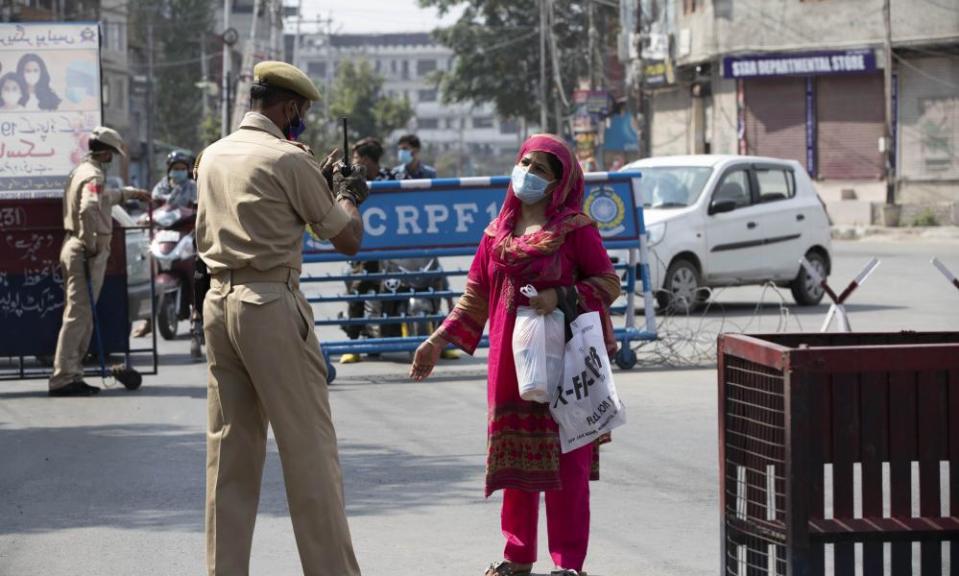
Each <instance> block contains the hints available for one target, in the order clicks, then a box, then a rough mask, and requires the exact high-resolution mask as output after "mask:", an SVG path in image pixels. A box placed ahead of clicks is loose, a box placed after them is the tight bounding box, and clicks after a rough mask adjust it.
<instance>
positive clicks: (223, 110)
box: [220, 0, 233, 138]
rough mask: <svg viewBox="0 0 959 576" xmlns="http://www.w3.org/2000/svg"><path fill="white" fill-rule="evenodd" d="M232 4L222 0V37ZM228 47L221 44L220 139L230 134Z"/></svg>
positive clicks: (229, 64) (227, 23)
mask: <svg viewBox="0 0 959 576" xmlns="http://www.w3.org/2000/svg"><path fill="white" fill-rule="evenodd" d="M232 4H233V3H232V2H231V1H230V0H223V35H224V36H225V35H226V31H227V30H229V29H230V12H232V11H233V6H232ZM231 60H232V58H231V53H230V45H229V44H228V43H227V42H226V41H224V42H223V79H222V81H223V86H222V88H221V90H220V138H226V137H227V135H229V134H230V74H231V70H232V69H233V64H232V62H231Z"/></svg>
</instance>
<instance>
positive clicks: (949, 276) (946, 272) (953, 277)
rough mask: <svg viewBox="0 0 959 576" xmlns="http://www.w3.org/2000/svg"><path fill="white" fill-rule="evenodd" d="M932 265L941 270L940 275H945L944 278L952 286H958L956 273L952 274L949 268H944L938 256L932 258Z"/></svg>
mask: <svg viewBox="0 0 959 576" xmlns="http://www.w3.org/2000/svg"><path fill="white" fill-rule="evenodd" d="M932 265H933V266H935V267H936V269H938V270H939V271H940V272H942V275H943V276H945V277H946V280H948V281H949V282H950V283H951V284H952V285H953V286H955V287H956V288H959V278H956V275H955V274H953V273H952V271H951V270H949V269H948V268H946V265H945V264H943V263H942V262H941V261H940V260H939V259H938V258H935V257H934V258H933V259H932Z"/></svg>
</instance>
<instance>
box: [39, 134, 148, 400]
mask: <svg viewBox="0 0 959 576" xmlns="http://www.w3.org/2000/svg"><path fill="white" fill-rule="evenodd" d="M124 148H125V146H124V144H123V139H122V138H121V137H120V134H119V133H117V131H116V130H113V129H111V128H107V127H105V126H98V127H96V128H94V129H93V132H92V133H91V134H90V140H89V149H90V152H89V153H88V154H87V156H86V157H85V158H84V160H83V162H81V163H80V164H79V165H78V166H77V167H76V168H74V169H73V172H71V173H70V176H69V177H68V178H67V186H66V188H65V189H64V192H63V227H64V228H65V229H66V238H65V240H64V242H63V248H62V249H61V250H60V266H61V268H62V269H63V292H64V300H65V303H64V308H63V324H62V325H61V327H60V334H59V336H58V337H57V351H56V354H55V356H54V360H53V376H51V377H50V381H49V394H50V396H92V395H94V394H97V393H98V392H100V389H99V388H97V387H96V386H90V385H88V384H87V383H86V382H84V381H83V364H82V360H83V356H84V355H85V354H86V351H87V348H88V347H89V345H90V337H91V336H92V335H93V310H92V307H93V306H95V305H96V302H95V300H96V298H98V297H99V295H100V289H101V288H102V287H103V276H104V274H105V273H106V267H107V259H108V258H109V257H110V241H111V239H112V235H113V218H112V216H111V209H112V208H113V205H114V204H119V203H121V202H125V201H127V200H129V199H131V198H136V199H139V200H149V198H150V195H149V194H148V193H147V191H146V190H140V189H138V188H131V187H126V188H123V189H121V190H108V189H106V188H104V179H105V176H104V172H105V171H106V170H107V168H108V167H109V164H110V162H112V161H113V157H114V155H116V154H119V155H121V156H126V152H124ZM88 273H89V275H90V277H89V280H90V281H91V282H92V285H93V297H94V302H90V295H89V292H88V288H87V281H88V279H87V274H88Z"/></svg>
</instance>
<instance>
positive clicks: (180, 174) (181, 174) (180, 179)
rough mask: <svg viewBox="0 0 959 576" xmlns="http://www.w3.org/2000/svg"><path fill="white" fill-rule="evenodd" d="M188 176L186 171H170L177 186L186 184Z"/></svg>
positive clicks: (171, 177)
mask: <svg viewBox="0 0 959 576" xmlns="http://www.w3.org/2000/svg"><path fill="white" fill-rule="evenodd" d="M188 175H189V174H188V173H187V171H186V170H170V179H171V180H173V181H174V182H176V183H177V184H183V183H184V182H186V179H187V176H188Z"/></svg>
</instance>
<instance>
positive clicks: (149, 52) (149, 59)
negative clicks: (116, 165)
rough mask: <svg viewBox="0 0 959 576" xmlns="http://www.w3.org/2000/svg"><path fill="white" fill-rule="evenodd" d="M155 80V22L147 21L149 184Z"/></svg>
mask: <svg viewBox="0 0 959 576" xmlns="http://www.w3.org/2000/svg"><path fill="white" fill-rule="evenodd" d="M153 82H154V79H153V22H152V21H147V169H146V183H147V185H150V184H152V183H153Z"/></svg>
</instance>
